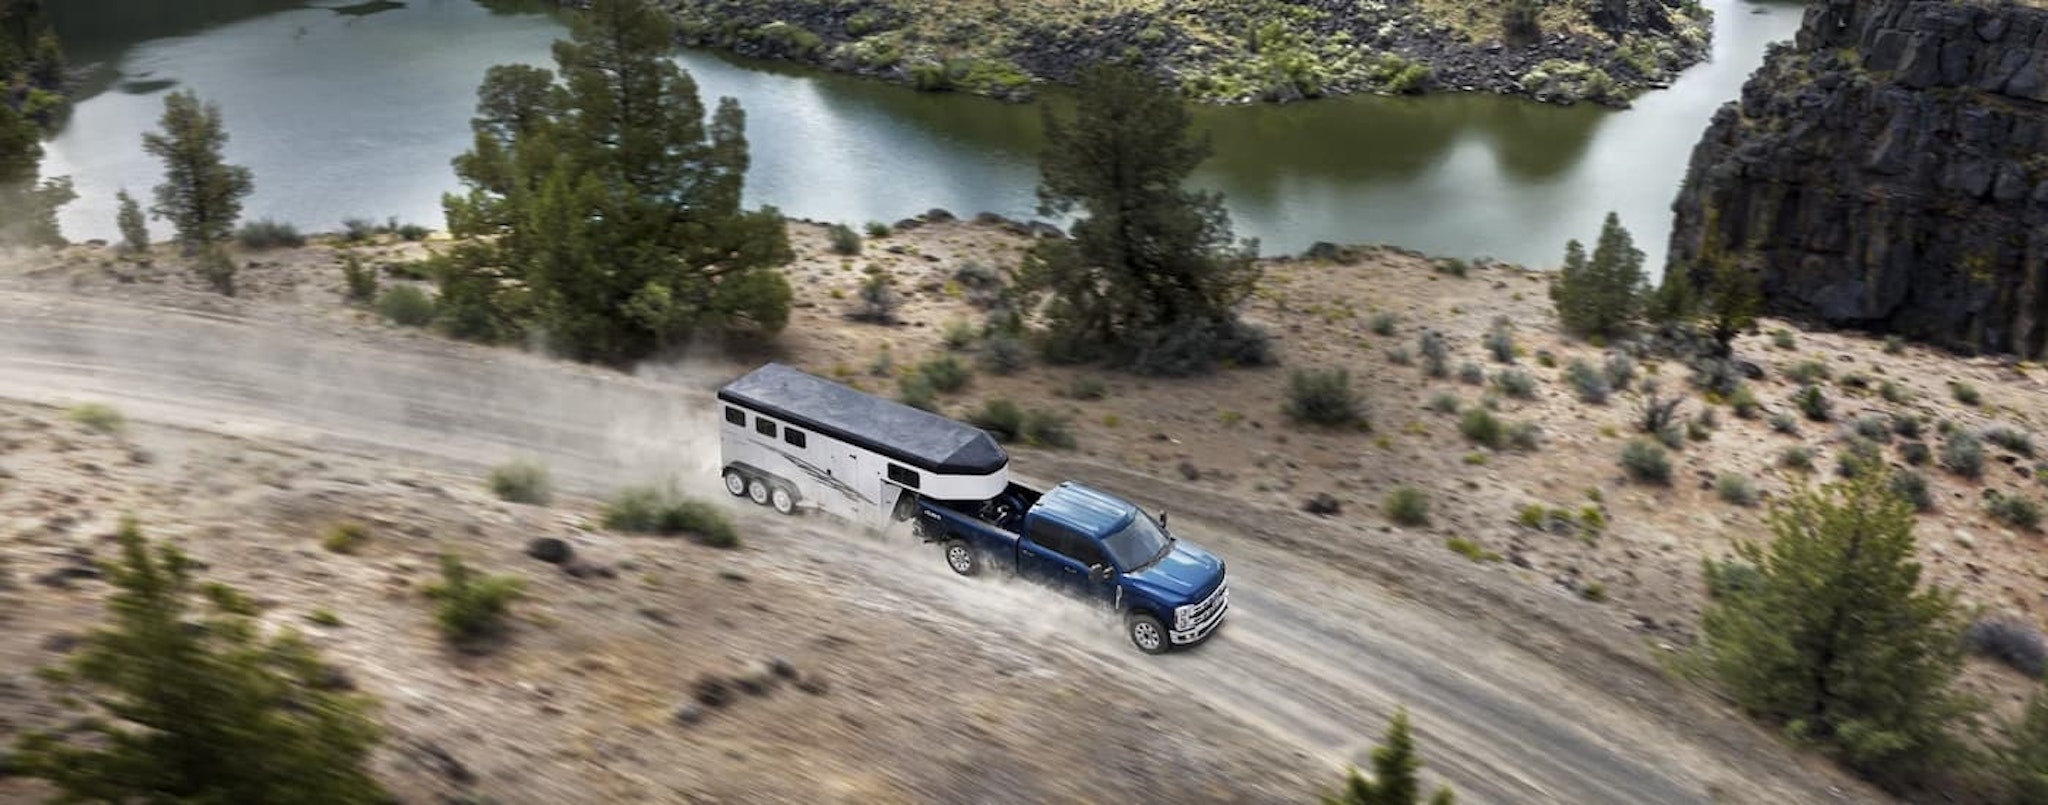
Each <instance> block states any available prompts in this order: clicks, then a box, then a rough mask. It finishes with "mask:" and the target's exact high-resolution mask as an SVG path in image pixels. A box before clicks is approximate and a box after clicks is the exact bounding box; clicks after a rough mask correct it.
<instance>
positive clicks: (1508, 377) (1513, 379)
mask: <svg viewBox="0 0 2048 805" xmlns="http://www.w3.org/2000/svg"><path fill="white" fill-rule="evenodd" d="M1493 382H1494V384H1495V385H1497V386H1499V387H1500V390H1501V391H1502V392H1503V393H1505V394H1507V395H1508V396H1510V397H1514V398H1516V399H1523V400H1526V399H1529V398H1532V397H1535V396H1536V378H1534V377H1531V376H1530V375H1529V373H1528V372H1524V371H1522V370H1520V369H1502V370H1500V372H1499V373H1497V374H1495V375H1494V376H1493Z"/></svg>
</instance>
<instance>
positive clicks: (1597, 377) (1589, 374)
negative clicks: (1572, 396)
mask: <svg viewBox="0 0 2048 805" xmlns="http://www.w3.org/2000/svg"><path fill="white" fill-rule="evenodd" d="M1565 375H1566V377H1568V378H1570V379H1571V382H1572V385H1573V386H1574V387H1577V388H1578V391H1579V400H1580V401H1582V402H1586V403H1591V404H1593V405H1606V404H1607V395H1608V394H1610V393H1612V392H1613V390H1614V389H1613V387H1612V386H1610V385H1609V382H1608V379H1607V375H1605V374H1603V373H1601V372H1600V370H1598V369H1595V368H1593V364H1590V363H1587V362H1585V361H1583V360H1574V361H1572V363H1571V367H1570V368H1568V369H1567V370H1566V371H1565Z"/></svg>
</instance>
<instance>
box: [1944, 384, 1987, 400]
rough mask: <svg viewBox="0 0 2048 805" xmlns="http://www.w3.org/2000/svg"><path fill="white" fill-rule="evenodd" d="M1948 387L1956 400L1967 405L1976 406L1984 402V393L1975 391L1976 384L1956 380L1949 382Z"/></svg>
mask: <svg viewBox="0 0 2048 805" xmlns="http://www.w3.org/2000/svg"><path fill="white" fill-rule="evenodd" d="M1948 388H1949V391H1950V392H1951V393H1953V394H1955V396H1956V402H1959V403H1962V404H1964V405H1969V406H1977V405H1982V404H1983V403H1984V395H1983V394H1982V393H1980V392H1978V391H1977V387H1976V386H1972V385H1970V384H1968V383H1965V382H1963V381H1960V380H1957V381H1953V382H1951V383H1949V384H1948Z"/></svg>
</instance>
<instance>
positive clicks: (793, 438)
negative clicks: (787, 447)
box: [782, 428, 805, 449]
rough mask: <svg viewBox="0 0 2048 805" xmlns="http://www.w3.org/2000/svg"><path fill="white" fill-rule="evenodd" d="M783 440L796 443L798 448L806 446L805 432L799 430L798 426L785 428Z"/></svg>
mask: <svg viewBox="0 0 2048 805" xmlns="http://www.w3.org/2000/svg"><path fill="white" fill-rule="evenodd" d="M782 440H783V441H785V442H789V443H790V444H793V445H796V447H797V448H798V449H802V448H803V447H804V446H805V445H804V441H805V439H804V432H803V431H800V430H797V429H796V428H783V429H782Z"/></svg>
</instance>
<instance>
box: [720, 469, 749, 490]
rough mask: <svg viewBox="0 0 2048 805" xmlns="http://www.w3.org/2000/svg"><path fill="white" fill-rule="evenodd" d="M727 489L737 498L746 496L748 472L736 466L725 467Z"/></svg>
mask: <svg viewBox="0 0 2048 805" xmlns="http://www.w3.org/2000/svg"><path fill="white" fill-rule="evenodd" d="M725 491H727V492H731V493H732V496H733V497H736V498H739V497H746V496H747V474H746V473H743V472H740V471H739V469H738V468H735V467H727V468H725Z"/></svg>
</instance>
